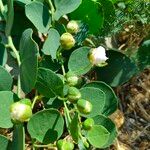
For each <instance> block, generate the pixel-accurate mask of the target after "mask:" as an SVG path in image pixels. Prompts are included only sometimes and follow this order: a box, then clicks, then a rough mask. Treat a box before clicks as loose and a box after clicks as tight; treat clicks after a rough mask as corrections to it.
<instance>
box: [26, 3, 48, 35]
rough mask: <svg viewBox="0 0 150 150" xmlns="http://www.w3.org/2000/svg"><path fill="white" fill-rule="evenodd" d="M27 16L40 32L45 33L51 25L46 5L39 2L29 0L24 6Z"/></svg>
mask: <svg viewBox="0 0 150 150" xmlns="http://www.w3.org/2000/svg"><path fill="white" fill-rule="evenodd" d="M25 13H26V16H27V18H28V19H29V20H30V21H31V22H32V23H33V24H34V26H35V27H36V28H37V29H38V30H39V31H40V32H42V33H47V32H48V29H49V27H50V25H51V16H50V13H49V10H48V8H47V7H45V6H44V5H43V4H42V3H40V2H36V1H34V2H31V3H29V4H27V5H26V6H25Z"/></svg>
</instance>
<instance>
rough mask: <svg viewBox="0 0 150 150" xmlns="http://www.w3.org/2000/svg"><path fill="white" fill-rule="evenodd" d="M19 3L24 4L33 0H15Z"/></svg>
mask: <svg viewBox="0 0 150 150" xmlns="http://www.w3.org/2000/svg"><path fill="white" fill-rule="evenodd" d="M15 1H16V2H17V3H22V4H24V5H26V4H29V3H30V2H31V0H15Z"/></svg>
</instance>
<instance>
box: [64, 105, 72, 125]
mask: <svg viewBox="0 0 150 150" xmlns="http://www.w3.org/2000/svg"><path fill="white" fill-rule="evenodd" d="M64 106H65V112H66V115H67V118H68V121H69V123H70V122H71V118H70V115H69V109H68V107H67V105H66V102H64Z"/></svg>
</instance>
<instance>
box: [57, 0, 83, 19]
mask: <svg viewBox="0 0 150 150" xmlns="http://www.w3.org/2000/svg"><path fill="white" fill-rule="evenodd" d="M81 2H82V0H61V1H60V0H54V4H55V7H56V11H55V13H54V18H55V20H58V19H59V18H60V17H61V16H63V15H65V14H68V13H71V12H73V11H74V10H75V9H77V8H78V7H79V5H80V4H81Z"/></svg>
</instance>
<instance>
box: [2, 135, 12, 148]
mask: <svg viewBox="0 0 150 150" xmlns="http://www.w3.org/2000/svg"><path fill="white" fill-rule="evenodd" d="M9 142H10V141H9V140H8V139H7V137H5V136H3V135H0V146H1V150H7V149H8V146H9Z"/></svg>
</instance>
